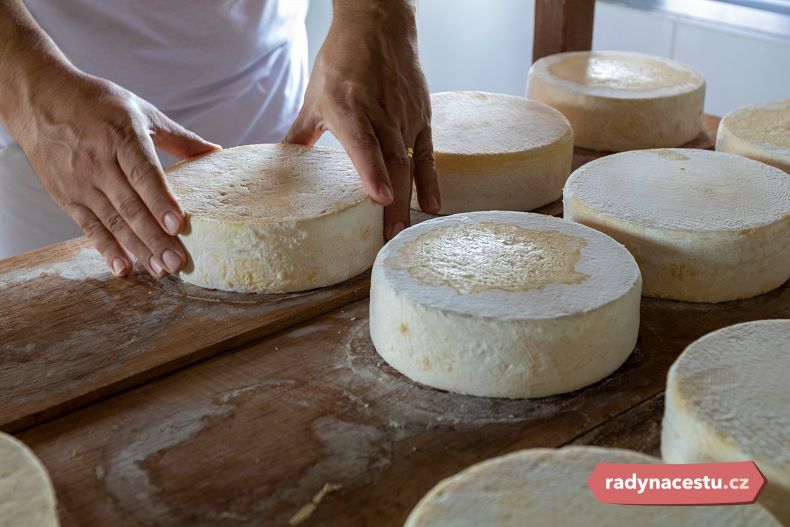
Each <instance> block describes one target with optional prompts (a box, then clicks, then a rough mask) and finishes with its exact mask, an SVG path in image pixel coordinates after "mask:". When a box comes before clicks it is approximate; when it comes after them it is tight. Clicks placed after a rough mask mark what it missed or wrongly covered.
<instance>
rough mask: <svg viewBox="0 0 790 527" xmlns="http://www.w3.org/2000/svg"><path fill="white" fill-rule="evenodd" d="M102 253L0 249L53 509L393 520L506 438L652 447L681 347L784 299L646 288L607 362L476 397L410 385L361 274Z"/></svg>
mask: <svg viewBox="0 0 790 527" xmlns="http://www.w3.org/2000/svg"><path fill="white" fill-rule="evenodd" d="M706 122H707V124H708V132H707V135H705V136H704V137H701V138H700V145H699V146H703V147H710V139H711V135H710V131H711V130H715V120H711V119H709V120H707V121H706ZM577 154H578V157H577V162H582V161H585V160H588V159H589V157H591V156H592V155H593V154H591V153H589V152H581V151H580V152H577ZM595 155H599V154H595ZM542 212H544V213H549V214H559V213H561V207H560V206H559V204H556V203H555V204H552V205H550V206H548V207H547V208H544V210H543V211H542ZM420 219H424V215H419V214H418V215H417V216H415V220H420ZM102 265H103V264H102V262H101V259H99V258H98V257H96V256H93V253H91V252H90V251H89V249H88V248H87V247H86V246H85V244H84V242H82V241H76V242H67V243H65V244H60V245H57V246H53V247H50V248H46V249H43V250H41V251H36V252H34V253H28V254H27V255H22V256H20V257H17V258H14V259H11V260H6V261H4V262H0V295H2V299H3V301H2V304H0V354H2V357H3V361H4V364H3V369H2V371H1V372H0V427H2V428H3V429H4V430H6V431H14V432H15V433H16V434H17V436H18V437H19V438H21V439H22V440H23V441H25V442H26V443H27V444H28V445H30V446H31V447H32V448H33V449H34V451H35V452H36V453H37V454H38V455H39V456H40V458H41V459H42V460H43V462H44V464H45V465H46V466H47V467H48V469H49V471H50V473H51V474H52V478H53V480H54V483H55V487H56V490H57V492H58V496H59V500H60V514H61V518H62V522H63V525H64V526H83V525H212V526H226V525H227V526H237V525H288V524H289V522H290V523H293V524H303V525H308V526H312V525H344V526H345V525H348V526H355V525H375V526H378V525H383V526H389V525H393V526H395V525H401V524H402V522H403V520H404V519H405V517H406V515H407V514H408V512H409V511H410V509H411V508H412V507H413V506H414V504H415V503H416V501H417V500H418V499H419V498H420V497H421V496H422V495H423V494H424V493H425V492H426V491H427V490H428V489H429V488H430V487H431V486H433V485H434V484H435V483H436V482H437V481H439V480H440V479H441V478H443V477H446V476H448V475H450V474H453V473H455V472H457V471H459V470H461V469H462V468H464V467H466V466H468V465H469V464H471V463H474V462H476V461H480V460H482V459H485V458H488V457H491V456H495V455H498V454H502V453H505V452H509V451H513V450H516V449H520V448H528V447H536V446H551V447H558V446H562V445H567V444H572V443H581V444H597V445H610V446H620V447H627V448H633V449H636V450H640V451H644V452H648V453H651V454H657V453H658V437H659V435H658V434H659V429H660V428H659V427H660V418H661V413H662V411H663V402H662V393H663V389H664V383H665V376H666V372H667V369H668V368H669V366H670V364H671V363H672V361H673V360H674V359H675V357H676V356H677V355H678V354H679V353H680V352H681V351H682V349H683V348H684V347H685V346H686V345H687V344H688V343H689V342H691V341H692V340H694V339H696V338H698V337H699V336H701V335H703V334H705V333H707V332H709V331H712V330H715V329H717V328H720V327H724V326H726V325H730V324H733V323H737V322H742V321H746V320H756V319H761V318H788V317H790V285H787V284H786V285H785V286H783V287H782V288H779V289H777V290H775V291H773V292H771V293H768V294H766V295H762V296H760V297H757V298H754V299H750V300H745V301H739V302H730V303H725V304H716V305H710V304H689V303H683V302H671V301H659V300H652V299H644V300H643V302H642V317H641V329H640V337H639V343H638V346H637V348H636V350H635V351H634V353H633V354H632V356H631V357H630V358H629V360H628V361H627V362H626V363H625V364H624V365H623V366H622V367H621V368H620V369H619V370H618V371H617V372H615V373H614V374H613V375H612V376H610V377H608V378H607V379H605V380H603V381H601V382H599V383H597V384H595V385H593V386H590V387H588V388H585V389H583V390H580V391H577V392H574V393H571V394H567V395H562V396H556V397H549V398H542V399H536V400H527V401H510V400H501V399H483V398H474V397H464V396H458V395H452V394H448V393H445V392H441V391H438V390H433V389H430V388H426V387H422V386H418V385H416V384H414V383H412V382H410V381H408V380H407V379H405V378H404V377H403V376H401V375H400V374H398V373H397V372H395V371H394V370H392V369H391V368H389V367H388V366H387V365H386V364H384V363H383V362H382V361H381V360H380V359H379V357H378V355H377V354H376V353H375V351H374V349H373V347H372V345H371V343H370V340H369V337H368V330H367V311H368V303H367V299H366V295H367V289H368V286H369V280H368V277H367V275H363V276H360V277H357V278H355V279H353V280H350V281H349V282H347V283H344V284H340V285H339V286H336V287H332V288H327V289H323V290H319V291H313V292H308V293H303V294H299V295H283V296H249V295H234V294H228V293H217V292H211V291H203V290H199V289H196V288H190V287H188V286H186V285H184V284H180V283H178V282H175V281H172V280H168V281H164V282H161V283H157V282H154V281H152V280H149V279H147V278H145V277H143V276H136V277H134V278H131V279H127V280H120V279H112V278H111V277H110V276H109V275H107V274H106V273H105V271H104V270H103V268H102Z"/></svg>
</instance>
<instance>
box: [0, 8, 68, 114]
mask: <svg viewBox="0 0 790 527" xmlns="http://www.w3.org/2000/svg"><path fill="white" fill-rule="evenodd" d="M51 66H61V67H66V68H71V67H72V66H71V64H70V63H69V61H68V60H67V59H66V57H65V56H64V55H63V53H62V52H61V51H60V50H59V49H58V47H57V46H56V45H55V43H54V42H53V41H52V39H51V38H49V36H48V35H47V34H46V33H45V32H44V30H43V29H41V27H40V26H39V25H38V24H37V23H36V21H35V20H34V19H33V17H32V16H31V15H30V12H29V11H28V10H27V8H26V7H25V5H24V4H23V3H22V0H0V119H2V120H3V121H4V122H5V123H8V122H9V120H11V118H12V117H13V116H14V115H15V114H16V113H18V111H19V110H20V107H21V106H23V105H24V101H26V100H29V97H28V95H29V94H28V93H27V92H28V90H29V86H30V83H31V81H32V79H33V78H34V77H35V76H36V74H37V73H38V72H40V71H42V70H44V69H47V68H49V67H51Z"/></svg>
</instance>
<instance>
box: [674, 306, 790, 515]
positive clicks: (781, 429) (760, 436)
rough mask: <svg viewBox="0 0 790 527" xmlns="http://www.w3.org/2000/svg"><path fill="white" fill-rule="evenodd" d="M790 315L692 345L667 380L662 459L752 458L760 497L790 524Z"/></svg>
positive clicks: (748, 324) (724, 331) (731, 328)
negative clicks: (761, 480) (761, 482)
mask: <svg viewBox="0 0 790 527" xmlns="http://www.w3.org/2000/svg"><path fill="white" fill-rule="evenodd" d="M788 372H790V320H759V321H757V322H746V323H743V324H736V325H734V326H729V327H726V328H724V329H720V330H718V331H714V332H713V333H709V334H708V335H705V336H704V337H702V338H701V339H699V340H697V341H695V342H693V343H691V344H690V345H689V346H688V347H687V348H686V350H685V351H684V352H683V353H682V354H681V355H680V357H678V359H677V360H676V361H675V363H674V364H673V365H672V368H670V370H669V376H668V378H667V389H666V396H665V401H664V422H663V427H662V430H661V455H662V457H663V458H664V460H665V461H666V462H667V463H713V462H725V461H754V462H755V463H756V464H757V466H758V468H759V469H760V472H762V473H763V474H764V475H765V478H766V479H767V480H768V484H767V486H766V487H765V488H764V489H763V493H762V495H761V496H760V501H761V503H763V504H764V505H765V506H766V507H768V509H770V510H771V511H772V512H773V513H774V514H775V515H776V516H777V518H779V519H780V520H782V521H783V522H784V523H785V524H787V525H790V383H789V382H788Z"/></svg>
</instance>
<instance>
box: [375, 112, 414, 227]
mask: <svg viewBox="0 0 790 527" xmlns="http://www.w3.org/2000/svg"><path fill="white" fill-rule="evenodd" d="M376 135H377V136H378V138H379V143H380V144H381V153H382V155H383V157H384V164H385V165H386V166H387V174H388V175H389V180H390V185H392V193H393V197H394V199H393V200H392V203H391V204H390V205H389V206H388V207H386V208H385V209H384V235H385V236H386V237H387V238H388V239H391V238H394V237H395V235H396V234H398V233H399V232H400V231H402V230H403V229H405V228H406V227H408V226H409V214H410V212H409V211H410V203H411V160H410V159H409V157H408V155H407V154H406V145H405V144H404V142H403V136H402V135H401V131H400V130H399V129H397V128H393V127H391V126H386V127H380V128H376Z"/></svg>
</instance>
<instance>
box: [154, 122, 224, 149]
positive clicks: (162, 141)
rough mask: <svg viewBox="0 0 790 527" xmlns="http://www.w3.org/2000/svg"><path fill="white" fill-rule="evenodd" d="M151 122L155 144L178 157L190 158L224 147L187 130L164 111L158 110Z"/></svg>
mask: <svg viewBox="0 0 790 527" xmlns="http://www.w3.org/2000/svg"><path fill="white" fill-rule="evenodd" d="M151 124H152V126H153V134H152V136H151V138H152V139H153V142H154V144H155V145H156V146H157V147H158V148H161V149H162V150H164V151H165V152H167V153H168V154H170V155H172V156H175V157H176V158H177V159H188V158H190V157H195V156H198V155H200V154H205V153H207V152H212V151H214V150H219V149H221V148H222V147H221V146H219V145H217V144H214V143H212V142H209V141H206V140H205V139H203V138H202V137H200V136H199V135H197V134H196V133H194V132H191V131H189V130H187V129H186V128H184V127H183V126H181V125H180V124H178V123H176V122H175V121H173V120H172V119H170V118H169V117H167V116H166V115H165V114H163V113H162V112H159V111H156V113H155V115H154V116H153V117H152V118H151Z"/></svg>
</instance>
